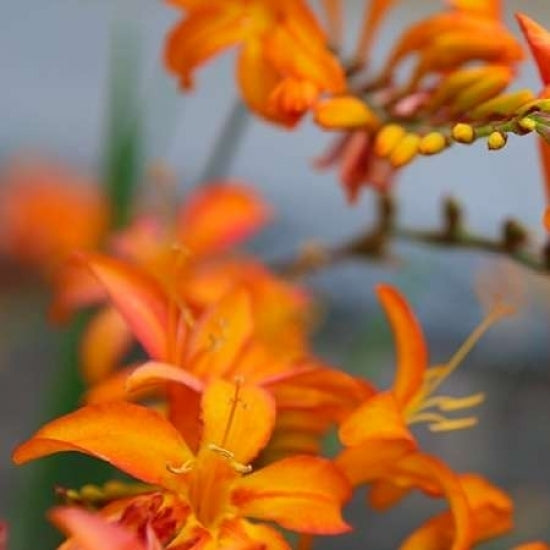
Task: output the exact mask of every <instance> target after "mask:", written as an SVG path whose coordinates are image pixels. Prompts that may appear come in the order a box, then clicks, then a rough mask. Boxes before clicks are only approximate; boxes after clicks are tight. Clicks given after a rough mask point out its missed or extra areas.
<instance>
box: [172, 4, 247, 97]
mask: <svg viewBox="0 0 550 550" xmlns="http://www.w3.org/2000/svg"><path fill="white" fill-rule="evenodd" d="M225 4H226V5H225V6H223V5H220V4H218V5H214V6H212V5H211V6H206V7H204V8H203V7H201V8H199V9H197V10H194V11H193V12H191V14H190V15H189V16H188V17H187V18H186V19H184V20H183V21H182V22H181V23H179V24H178V25H177V26H176V27H175V28H174V29H173V30H172V31H171V32H170V34H169V35H168V38H167V40H166V47H165V51H164V59H165V63H166V66H167V68H168V69H169V70H170V71H171V72H173V73H174V74H176V75H178V76H179V78H180V81H181V83H182V85H183V86H184V87H186V88H189V87H191V86H192V85H193V80H192V75H193V71H194V70H195V69H196V68H197V67H199V66H200V65H203V64H204V63H206V62H207V61H208V60H209V59H211V58H212V57H213V56H215V55H216V54H218V53H219V52H221V51H222V50H224V49H226V48H228V47H230V46H234V45H236V44H238V43H239V42H240V41H241V40H242V39H243V38H244V33H245V29H246V26H245V25H242V24H239V16H241V15H242V13H240V12H241V11H242V10H240V9H237V8H235V6H234V5H235V3H233V2H226V3H225ZM228 5H229V8H228V7H227V6H228Z"/></svg>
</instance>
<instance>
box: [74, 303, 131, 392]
mask: <svg viewBox="0 0 550 550" xmlns="http://www.w3.org/2000/svg"><path fill="white" fill-rule="evenodd" d="M131 344H132V335H131V333H130V330H129V328H128V325H127V324H126V321H125V320H124V319H123V318H122V316H121V315H120V313H119V312H118V311H117V310H116V309H114V308H112V307H106V308H104V309H102V310H101V311H99V312H98V313H97V314H96V315H95V316H94V317H93V318H92V320H91V321H90V323H89V324H88V326H87V327H86V331H85V332H84V336H83V338H82V342H81V353H82V374H83V376H84V378H85V380H86V381H87V382H88V383H89V384H95V383H97V382H99V381H100V380H103V379H105V378H106V377H107V376H108V375H109V374H110V373H111V372H113V370H114V369H115V367H116V366H118V365H119V363H120V361H121V359H122V358H123V357H124V354H125V353H126V352H127V351H128V350H129V348H130V345H131Z"/></svg>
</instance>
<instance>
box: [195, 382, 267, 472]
mask: <svg viewBox="0 0 550 550" xmlns="http://www.w3.org/2000/svg"><path fill="white" fill-rule="evenodd" d="M202 418H203V423H204V429H203V433H202V446H207V445H209V444H213V445H216V446H218V447H221V448H223V449H226V450H227V451H229V452H231V453H233V455H234V458H235V460H236V461H238V462H240V463H243V464H248V463H249V462H250V461H251V460H252V459H254V458H255V457H256V455H257V454H258V453H259V452H260V451H261V450H262V449H263V448H264V447H265V445H266V444H267V442H268V441H269V437H270V435H271V432H272V431H273V426H274V424H275V402H274V400H273V398H272V397H271V396H270V395H269V394H268V393H267V392H266V391H265V390H263V389H261V388H259V387H256V386H247V385H245V384H242V383H241V382H240V381H237V382H236V383H230V382H225V381H223V380H214V381H213V382H212V383H211V384H209V385H208V386H207V387H206V389H205V391H204V393H203V398H202Z"/></svg>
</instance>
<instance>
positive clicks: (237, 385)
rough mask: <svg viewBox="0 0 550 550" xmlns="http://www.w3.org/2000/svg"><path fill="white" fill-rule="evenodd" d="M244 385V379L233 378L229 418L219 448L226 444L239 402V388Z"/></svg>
mask: <svg viewBox="0 0 550 550" xmlns="http://www.w3.org/2000/svg"><path fill="white" fill-rule="evenodd" d="M243 383H244V379H243V377H242V376H237V377H236V378H235V395H234V397H232V398H231V401H230V403H231V408H230V409H229V417H228V419H227V425H226V426H225V432H224V434H223V437H222V442H221V445H220V447H222V448H224V447H225V444H226V443H227V439H228V437H229V432H230V431H231V426H232V424H233V420H234V419H235V413H236V412H237V405H238V404H239V403H240V402H241V399H240V393H241V388H242V385H243Z"/></svg>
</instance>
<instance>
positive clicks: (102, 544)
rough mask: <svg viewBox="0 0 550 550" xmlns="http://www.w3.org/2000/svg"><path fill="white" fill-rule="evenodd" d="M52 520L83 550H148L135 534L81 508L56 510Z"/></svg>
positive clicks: (51, 516) (50, 514)
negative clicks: (107, 549)
mask: <svg viewBox="0 0 550 550" xmlns="http://www.w3.org/2000/svg"><path fill="white" fill-rule="evenodd" d="M48 515H49V517H50V520H51V521H52V522H53V523H55V525H56V526H57V527H58V528H59V529H61V530H62V531H64V532H65V533H66V534H67V535H68V536H70V537H71V540H73V541H74V542H75V543H76V544H77V545H78V548H79V549H81V550H105V549H106V548H109V550H147V548H146V546H145V544H143V543H142V542H141V541H140V540H139V539H138V538H137V537H136V536H135V534H134V533H132V532H131V531H129V530H126V529H124V528H123V527H122V526H121V525H118V524H112V523H108V522H107V521H106V520H105V519H104V518H103V517H102V516H100V515H99V514H92V513H91V512H88V511H86V510H83V509H81V508H68V507H66V508H65V507H63V508H54V509H53V510H51V511H50V512H49V514H48Z"/></svg>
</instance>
